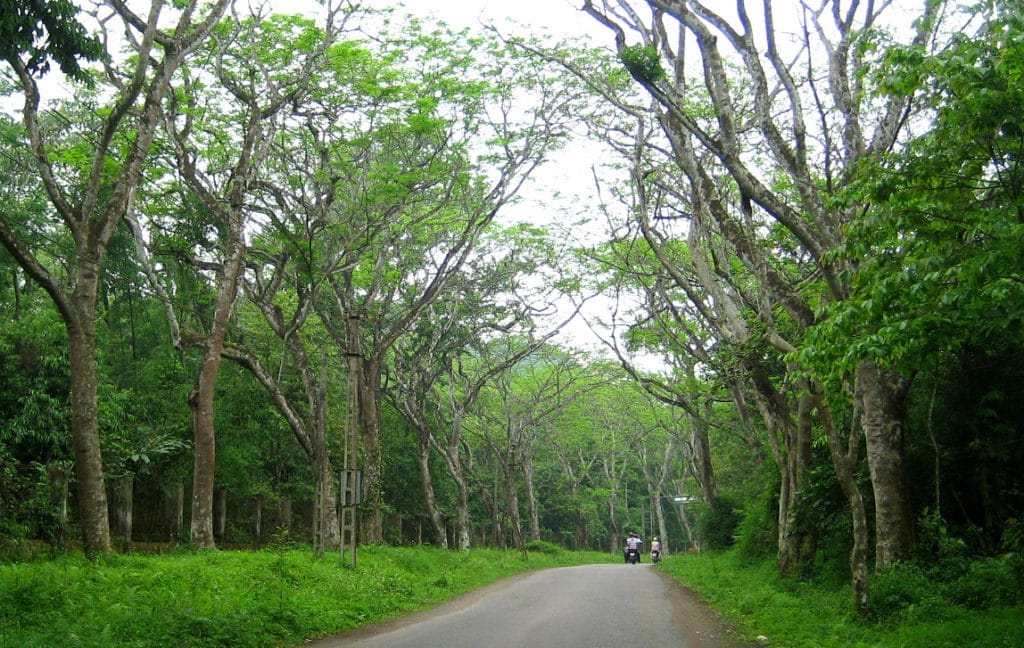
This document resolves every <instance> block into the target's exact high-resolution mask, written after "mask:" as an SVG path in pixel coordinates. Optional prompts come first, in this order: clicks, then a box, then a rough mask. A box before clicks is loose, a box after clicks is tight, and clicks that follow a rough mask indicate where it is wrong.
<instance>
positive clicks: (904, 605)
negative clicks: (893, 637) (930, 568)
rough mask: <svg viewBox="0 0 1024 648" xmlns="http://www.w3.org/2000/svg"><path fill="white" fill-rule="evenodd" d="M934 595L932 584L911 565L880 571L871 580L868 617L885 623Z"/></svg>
mask: <svg viewBox="0 0 1024 648" xmlns="http://www.w3.org/2000/svg"><path fill="white" fill-rule="evenodd" d="M935 592H936V587H935V583H933V582H932V580H931V579H930V578H928V576H927V575H926V574H925V573H924V571H922V570H921V568H920V567H918V566H917V565H915V564H913V563H900V564H897V565H894V566H892V567H890V568H889V569H886V570H883V571H880V572H878V573H876V574H875V575H874V578H872V580H871V601H870V603H869V606H870V608H871V616H872V617H873V618H875V619H885V618H888V617H891V616H894V615H897V614H901V613H903V612H904V611H905V610H907V609H908V608H910V607H912V606H917V605H920V604H921V603H922V602H923V601H925V600H926V599H928V598H930V597H934V596H935Z"/></svg>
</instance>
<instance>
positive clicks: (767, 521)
mask: <svg viewBox="0 0 1024 648" xmlns="http://www.w3.org/2000/svg"><path fill="white" fill-rule="evenodd" d="M777 509H778V507H777V504H776V502H775V500H774V498H772V496H771V495H768V496H766V497H765V498H763V499H762V500H760V503H758V502H755V503H754V505H753V506H751V507H749V508H747V509H744V511H743V516H742V519H741V520H740V521H739V523H738V524H737V526H736V548H737V549H739V552H740V555H741V556H743V557H744V558H765V557H769V556H773V555H775V553H776V552H778V550H779V543H778V537H777V536H778V528H779V527H778V520H777V513H778V511H777Z"/></svg>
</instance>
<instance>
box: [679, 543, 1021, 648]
mask: <svg viewBox="0 0 1024 648" xmlns="http://www.w3.org/2000/svg"><path fill="white" fill-rule="evenodd" d="M661 569H664V570H665V571H666V572H667V573H669V574H671V575H672V576H673V577H675V578H676V579H677V580H679V581H680V582H681V583H683V584H684V585H686V586H687V587H689V588H691V589H692V590H694V591H695V592H697V594H698V595H699V596H700V597H701V598H702V599H703V600H704V601H705V602H707V603H708V604H709V605H710V606H711V607H714V608H715V609H717V610H719V611H720V612H721V613H722V615H723V616H724V617H726V618H727V619H729V620H730V621H732V622H734V623H735V624H736V625H737V626H738V627H739V630H740V632H741V633H742V634H743V635H744V636H745V637H746V638H747V639H750V640H753V639H755V638H756V637H758V636H765V637H767V638H768V641H769V644H770V645H771V646H789V647H794V648H795V647H800V648H803V647H806V648H839V647H856V648H867V647H874V646H885V647H890V646H899V647H907V648H940V647H950V648H952V647H954V646H955V647H957V648H965V647H969V646H978V647H982V646H984V647H986V648H989V647H1002V646H1005V647H1007V648H1009V647H1011V646H1014V647H1016V646H1024V605H1021V604H1020V601H1021V600H1022V598H1021V592H1020V588H1019V585H1017V587H1016V591H1015V592H1007V591H1003V592H1002V595H1001V596H1002V598H1000V599H995V598H992V599H989V600H988V601H986V602H985V603H984V604H983V605H977V604H974V603H972V601H976V600H977V599H976V598H970V597H966V596H965V595H964V592H965V591H966V592H968V593H971V592H973V591H974V589H975V588H974V587H973V586H972V585H971V583H970V581H969V580H968V582H967V585H965V581H964V579H963V578H957V579H952V580H950V581H949V582H946V583H943V582H938V581H935V580H934V579H927V578H924V579H921V578H914V577H913V576H912V575H911V572H914V571H916V570H915V568H912V567H908V568H906V569H905V570H901V572H898V573H893V574H886V575H884V576H878V577H876V578H875V579H874V580H875V581H876V582H877V585H878V590H879V592H878V594H879V597H882V596H885V597H887V598H886V599H885V601H883V602H882V603H880V604H878V605H877V606H876V607H875V608H874V611H873V615H872V617H871V618H870V619H858V618H857V617H856V615H855V614H854V612H853V603H852V601H853V593H852V590H851V588H850V587H849V586H829V585H822V584H818V583H813V582H806V581H799V580H796V579H781V578H779V577H778V575H777V572H776V570H775V566H774V563H773V562H771V561H767V562H756V563H755V562H749V561H744V560H743V559H741V558H740V557H739V556H737V555H736V554H735V553H725V554H703V555H699V556H694V555H681V556H670V557H666V559H665V560H664V561H663V562H662V564H661ZM992 570H993V567H992V566H991V564H989V563H986V564H985V566H984V569H982V570H981V571H982V572H989V573H986V574H985V579H986V581H987V582H990V583H992V585H993V586H994V585H995V584H996V581H997V580H998V579H992V578H991V576H992V574H991V571H992ZM1003 571H1004V572H1007V571H1012V566H1009V567H1007V569H1005V570H1003ZM1003 585H1005V581H1004V582H1003ZM990 589H992V588H990Z"/></svg>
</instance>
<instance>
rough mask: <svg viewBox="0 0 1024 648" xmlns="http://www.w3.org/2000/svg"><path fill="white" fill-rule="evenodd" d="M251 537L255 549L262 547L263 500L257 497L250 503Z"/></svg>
mask: <svg viewBox="0 0 1024 648" xmlns="http://www.w3.org/2000/svg"><path fill="white" fill-rule="evenodd" d="M252 508H253V512H252V537H253V540H254V541H255V542H256V548H257V549H259V548H261V547H262V546H263V498H262V497H261V496H259V495H257V496H256V497H254V498H253V502H252Z"/></svg>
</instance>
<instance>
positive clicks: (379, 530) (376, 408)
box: [359, 358, 384, 544]
mask: <svg viewBox="0 0 1024 648" xmlns="http://www.w3.org/2000/svg"><path fill="white" fill-rule="evenodd" d="M363 367H364V373H363V380H362V383H361V385H360V386H361V390H362V391H361V393H360V402H359V414H360V416H361V418H362V424H363V425H362V427H363V493H364V499H363V503H364V504H365V505H366V506H368V507H369V513H368V514H367V516H366V517H365V519H364V522H363V529H362V531H363V541H364V542H367V543H369V544H380V543H382V542H383V541H384V484H383V478H384V474H383V459H384V457H383V454H382V449H381V441H380V381H381V371H382V367H381V364H380V361H379V360H378V359H377V358H372V359H368V360H365V361H364V362H363Z"/></svg>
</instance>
